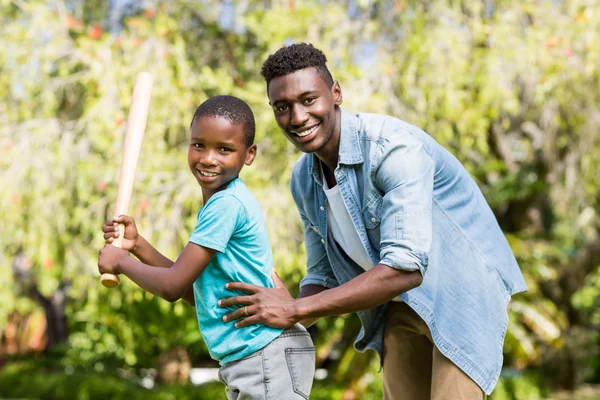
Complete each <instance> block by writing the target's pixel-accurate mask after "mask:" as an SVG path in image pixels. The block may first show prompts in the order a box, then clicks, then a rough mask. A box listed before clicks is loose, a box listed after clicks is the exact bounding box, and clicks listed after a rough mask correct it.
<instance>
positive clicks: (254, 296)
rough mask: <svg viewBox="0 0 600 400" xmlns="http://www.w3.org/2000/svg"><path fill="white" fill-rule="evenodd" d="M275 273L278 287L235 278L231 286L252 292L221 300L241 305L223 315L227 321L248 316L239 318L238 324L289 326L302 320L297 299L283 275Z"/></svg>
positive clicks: (233, 304)
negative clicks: (291, 293) (279, 275)
mask: <svg viewBox="0 0 600 400" xmlns="http://www.w3.org/2000/svg"><path fill="white" fill-rule="evenodd" d="M275 275H276V274H275V273H273V281H274V282H275V288H265V287H262V286H257V285H251V284H249V283H242V282H231V283H228V284H227V285H226V287H227V289H229V290H241V291H244V292H248V293H250V295H249V296H235V297H228V298H226V299H221V300H219V303H218V304H219V307H230V306H236V305H237V306H241V307H240V308H238V309H237V310H235V311H234V312H232V313H229V314H227V315H225V316H224V317H223V320H224V321H225V322H230V321H234V320H237V319H239V318H244V319H242V320H241V321H238V322H236V324H235V327H236V328H242V327H244V326H248V325H254V324H263V325H268V326H272V327H275V328H283V329H285V328H289V327H290V326H292V325H294V324H295V323H296V322H298V321H299V320H300V318H299V317H298V315H297V307H296V299H294V298H293V297H292V296H291V295H290V292H289V291H288V290H287V288H286V287H285V285H284V284H283V282H282V281H281V279H279V277H278V276H277V277H276V276H275Z"/></svg>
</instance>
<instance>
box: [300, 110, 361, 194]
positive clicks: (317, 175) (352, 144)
mask: <svg viewBox="0 0 600 400" xmlns="http://www.w3.org/2000/svg"><path fill="white" fill-rule="evenodd" d="M340 111H341V113H342V115H341V118H340V123H341V126H340V148H339V155H338V165H340V164H345V165H354V164H362V163H363V162H364V159H363V154H362V150H361V148H360V140H359V135H358V126H357V118H356V116H355V115H354V114H352V113H350V112H348V111H346V110H344V109H343V108H341V107H340ZM308 163H309V168H310V170H311V173H312V176H313V178H314V180H315V181H316V182H317V183H318V184H319V185H321V186H322V185H323V178H322V176H323V175H322V173H321V163H320V162H319V158H318V157H317V155H316V154H312V157H309V160H308Z"/></svg>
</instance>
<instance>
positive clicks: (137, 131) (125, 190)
mask: <svg viewBox="0 0 600 400" xmlns="http://www.w3.org/2000/svg"><path fill="white" fill-rule="evenodd" d="M151 92H152V75H150V74H149V73H148V72H140V73H138V74H137V75H136V77H135V84H134V86H133V96H132V98H131V104H130V106H129V116H128V117H127V131H126V133H125V143H124V145H123V156H122V159H121V172H120V174H119V187H118V189H117V204H116V207H115V214H114V215H115V216H118V215H121V214H127V209H128V208H129V200H130V199H131V192H132V191H133V182H134V179H135V170H136V167H137V163H138V158H139V155H140V149H141V147H142V141H143V139H144V130H145V129H146V120H147V118H148V108H149V105H150V93H151ZM119 226H120V229H119V237H118V238H117V239H116V240H115V241H114V242H113V243H112V244H113V246H116V247H119V248H120V247H122V244H123V235H124V234H125V226H124V225H119ZM100 282H102V284H103V285H104V286H106V287H115V286H117V285H118V284H119V277H118V276H116V275H113V274H102V276H100Z"/></svg>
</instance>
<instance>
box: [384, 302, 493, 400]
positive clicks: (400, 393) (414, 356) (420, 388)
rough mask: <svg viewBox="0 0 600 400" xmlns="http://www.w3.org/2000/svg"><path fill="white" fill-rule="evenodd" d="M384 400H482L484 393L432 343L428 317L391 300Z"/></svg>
mask: <svg viewBox="0 0 600 400" xmlns="http://www.w3.org/2000/svg"><path fill="white" fill-rule="evenodd" d="M383 354H384V357H383V398H384V399H385V400H482V399H485V398H486V397H485V393H484V392H483V390H481V388H480V387H479V386H478V385H477V384H476V383H475V382H474V381H473V380H472V379H471V378H469V376H467V375H466V374H465V373H464V372H463V371H462V370H461V369H460V368H458V367H457V366H456V365H455V364H454V363H453V362H452V361H450V360H449V359H448V358H446V357H445V356H444V355H443V354H442V353H441V352H440V351H439V350H438V349H437V347H436V346H435V345H434V344H433V340H432V338H431V332H430V331H429V328H428V327H427V324H425V321H423V319H421V317H419V315H418V314H417V313H416V312H415V311H413V309H412V308H410V307H409V306H408V305H407V304H406V303H403V302H390V303H389V304H388V309H387V315H386V327H385V334H384V350H383Z"/></svg>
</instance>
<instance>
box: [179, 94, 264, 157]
mask: <svg viewBox="0 0 600 400" xmlns="http://www.w3.org/2000/svg"><path fill="white" fill-rule="evenodd" d="M200 117H212V118H217V117H221V118H225V119H226V120H227V121H229V122H231V123H232V124H236V125H237V124H244V134H245V136H246V145H247V146H248V147H250V146H252V145H253V144H254V134H255V132H256V126H255V124H254V113H253V112H252V110H251V109H250V106H249V105H248V104H246V102H245V101H244V100H241V99H238V98H237V97H233V96H215V97H211V98H210V99H208V100H206V101H205V102H204V103H202V104H200V105H199V106H198V108H197V109H196V112H195V113H194V118H192V122H191V123H190V128H191V127H192V124H193V123H194V120H196V118H200Z"/></svg>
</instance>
